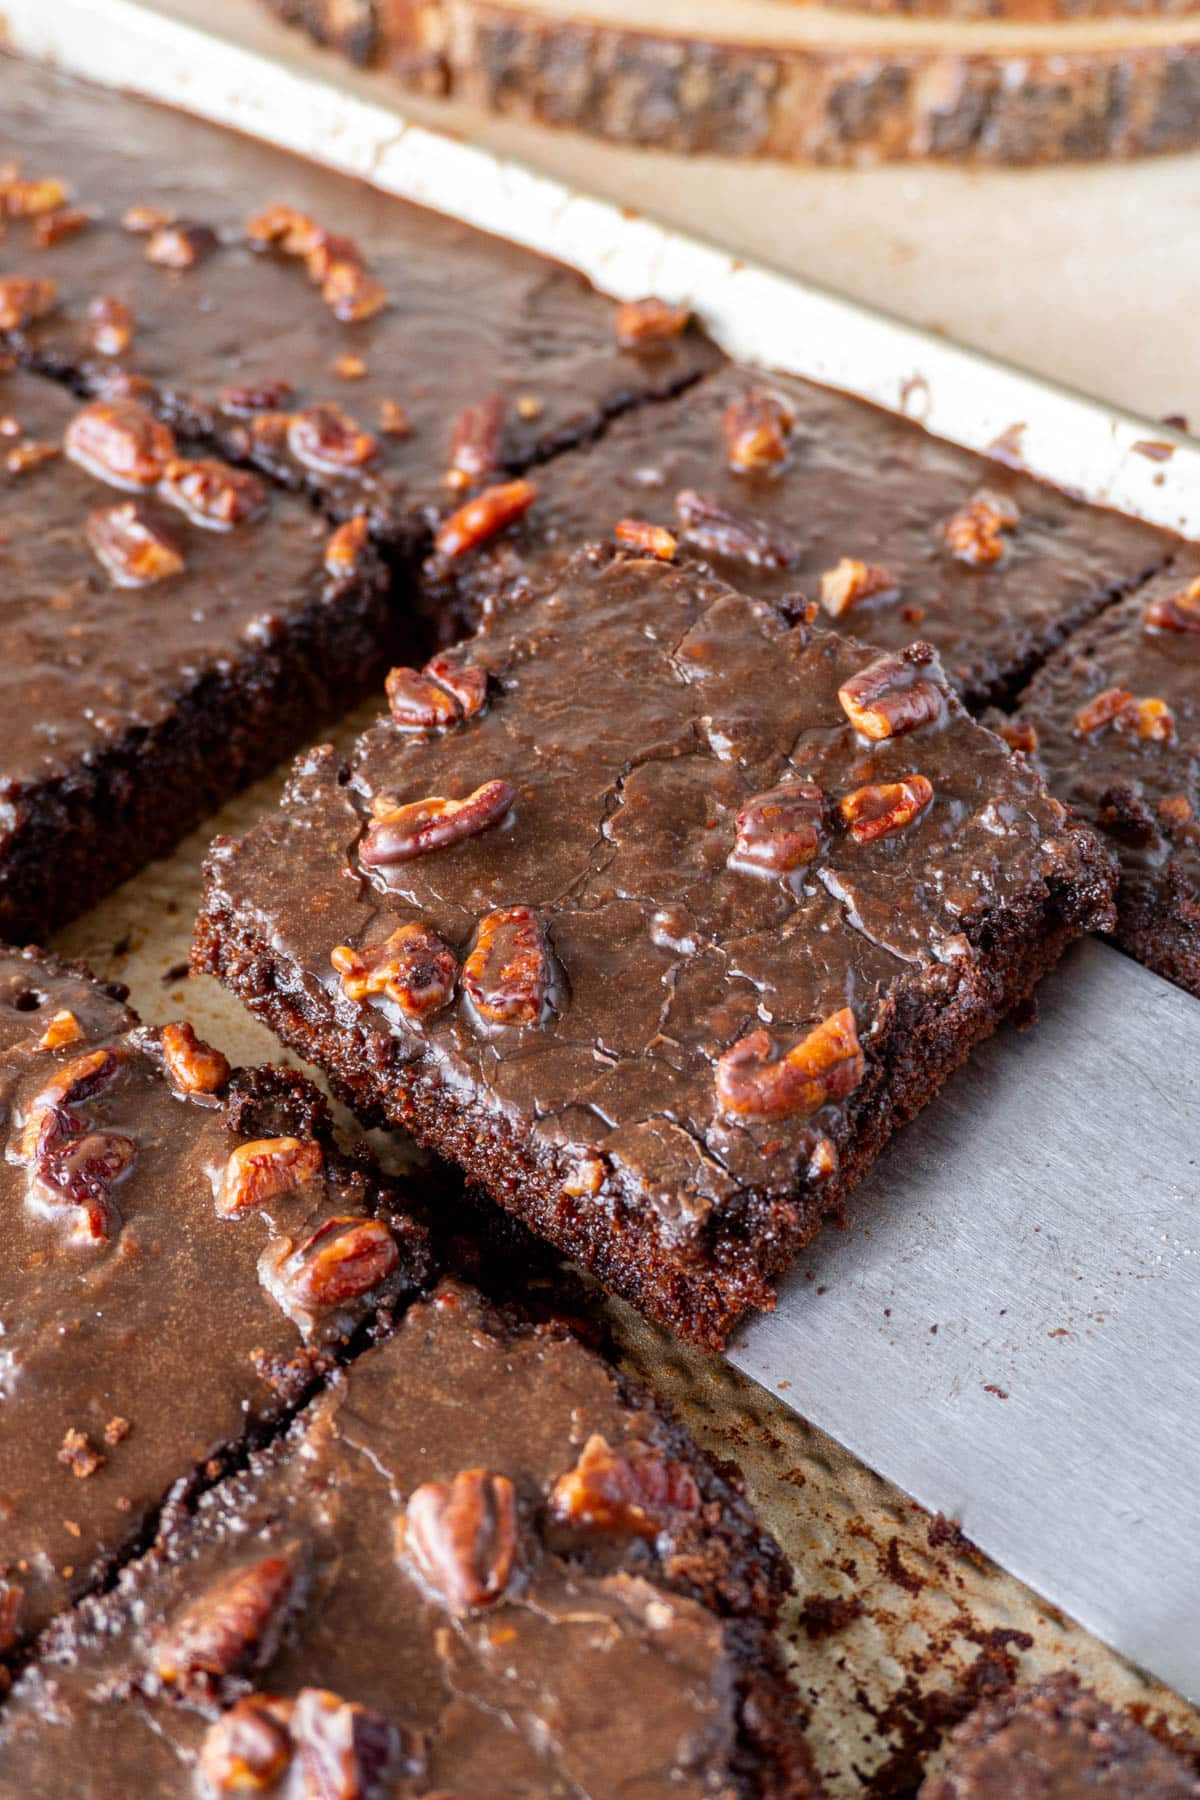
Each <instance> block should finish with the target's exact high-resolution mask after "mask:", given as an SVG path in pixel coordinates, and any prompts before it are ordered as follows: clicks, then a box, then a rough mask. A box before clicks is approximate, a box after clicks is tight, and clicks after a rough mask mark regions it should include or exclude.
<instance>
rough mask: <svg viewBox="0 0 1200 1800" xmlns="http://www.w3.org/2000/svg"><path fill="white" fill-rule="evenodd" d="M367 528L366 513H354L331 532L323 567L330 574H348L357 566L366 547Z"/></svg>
mask: <svg viewBox="0 0 1200 1800" xmlns="http://www.w3.org/2000/svg"><path fill="white" fill-rule="evenodd" d="M368 529H369V528H368V525H367V515H366V513H355V515H354V517H353V518H352V519H343V520H342V523H341V524H340V525H339V526H337V527H336V529H335V530H334V531H333V532H331V534H330V537H329V542H328V543H327V544H326V546H325V568H326V571H327V572H328V573H329V574H330V575H349V574H351V573H352V572H353V570H354V569H355V568H357V566H358V564H359V562H360V560H361V558H362V555H363V552H364V550H365V549H366V547H367V537H368Z"/></svg>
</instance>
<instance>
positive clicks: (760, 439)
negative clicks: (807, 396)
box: [721, 387, 796, 473]
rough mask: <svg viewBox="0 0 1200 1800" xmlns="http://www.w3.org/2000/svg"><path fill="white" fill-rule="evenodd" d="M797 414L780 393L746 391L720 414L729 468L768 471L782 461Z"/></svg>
mask: <svg viewBox="0 0 1200 1800" xmlns="http://www.w3.org/2000/svg"><path fill="white" fill-rule="evenodd" d="M795 423H796V415H795V413H794V412H793V411H792V408H791V407H790V406H789V405H788V403H787V401H786V400H785V399H784V398H783V395H782V394H777V393H775V392H774V391H773V390H772V389H771V388H764V387H754V388H748V389H747V390H746V392H745V393H744V394H741V395H738V396H737V397H736V398H735V399H733V400H731V401H730V402H729V405H728V406H727V407H726V408H725V411H724V412H723V413H722V415H721V430H722V432H723V433H724V437H725V453H726V455H727V456H728V458H729V466H730V468H731V469H737V470H738V471H740V472H743V473H744V472H746V471H748V470H751V469H769V468H771V467H772V466H773V465H774V464H775V463H781V462H783V461H784V460H785V458H786V457H787V453H788V438H789V436H790V434H791V430H792V427H793V425H794V424H795Z"/></svg>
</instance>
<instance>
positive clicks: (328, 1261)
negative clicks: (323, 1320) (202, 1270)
mask: <svg viewBox="0 0 1200 1800" xmlns="http://www.w3.org/2000/svg"><path fill="white" fill-rule="evenodd" d="M399 1262H400V1251H399V1249H398V1247H397V1244H396V1240H395V1238H394V1237H393V1236H392V1234H391V1232H390V1231H389V1230H388V1228H387V1226H386V1225H385V1224H384V1223H383V1221H382V1220H381V1219H364V1218H353V1217H351V1216H349V1215H338V1216H336V1217H334V1218H330V1219H326V1220H324V1221H323V1223H322V1224H320V1225H319V1226H318V1227H317V1229H316V1230H315V1231H314V1232H313V1233H312V1235H311V1236H310V1237H307V1238H306V1239H305V1240H304V1242H303V1243H302V1244H299V1245H295V1244H293V1242H292V1239H291V1238H282V1239H280V1241H279V1242H278V1243H275V1244H270V1245H268V1247H267V1249H266V1251H265V1252H264V1254H263V1258H262V1264H261V1272H262V1275H263V1279H264V1281H265V1283H266V1285H267V1287H268V1288H269V1289H270V1291H271V1293H272V1294H273V1295H274V1297H275V1299H276V1300H277V1301H278V1302H279V1305H280V1306H281V1307H282V1309H283V1311H284V1312H286V1313H287V1315H288V1317H289V1318H290V1319H293V1320H294V1321H295V1323H296V1324H298V1325H300V1326H301V1328H302V1329H303V1327H304V1326H305V1325H306V1324H307V1323H308V1322H309V1320H310V1318H311V1315H312V1314H313V1313H316V1312H331V1311H333V1310H334V1308H336V1307H339V1306H347V1305H349V1304H350V1302H351V1301H353V1300H361V1299H362V1298H363V1296H364V1295H366V1294H369V1293H370V1292H371V1291H372V1289H374V1288H378V1287H379V1286H380V1285H381V1283H383V1282H385V1281H386V1280H387V1278H388V1276H389V1275H390V1274H391V1273H392V1272H393V1270H394V1269H396V1268H397V1267H398V1266H399Z"/></svg>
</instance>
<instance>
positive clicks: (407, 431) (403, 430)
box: [379, 400, 412, 438]
mask: <svg viewBox="0 0 1200 1800" xmlns="http://www.w3.org/2000/svg"><path fill="white" fill-rule="evenodd" d="M379 429H380V431H382V433H383V435H384V436H385V437H394V438H406V437H411V436H412V422H411V420H410V419H409V416H408V414H407V413H406V412H405V410H404V408H403V407H402V406H401V404H400V402H399V401H398V400H381V401H380V402H379Z"/></svg>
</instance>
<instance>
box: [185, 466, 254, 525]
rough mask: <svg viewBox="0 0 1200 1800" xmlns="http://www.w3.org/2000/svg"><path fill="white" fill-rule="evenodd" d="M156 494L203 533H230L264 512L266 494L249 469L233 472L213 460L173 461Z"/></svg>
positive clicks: (231, 469)
mask: <svg viewBox="0 0 1200 1800" xmlns="http://www.w3.org/2000/svg"><path fill="white" fill-rule="evenodd" d="M159 492H160V493H161V494H162V496H163V498H164V500H169V501H170V502H171V504H172V506H177V507H178V508H179V510H180V512H183V513H186V514H187V516H188V518H189V519H190V520H191V521H192V523H193V525H200V526H202V527H203V529H204V530H205V531H232V530H233V528H234V526H235V525H246V524H248V523H249V521H250V520H251V519H257V518H258V517H259V515H260V514H261V513H263V512H264V511H265V510H266V505H267V490H266V486H265V484H264V483H263V482H261V481H260V480H259V478H258V476H257V475H252V474H251V473H250V471H249V469H234V468H231V467H230V466H229V464H228V463H224V462H219V461H218V460H217V459H216V458H215V457H199V458H196V459H191V458H187V457H175V458H174V459H173V460H172V461H171V462H169V463H168V464H167V466H166V469H165V470H164V472H163V478H162V481H161V482H160V484H159Z"/></svg>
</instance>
